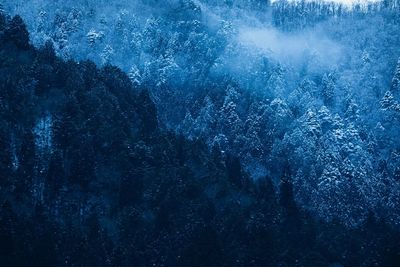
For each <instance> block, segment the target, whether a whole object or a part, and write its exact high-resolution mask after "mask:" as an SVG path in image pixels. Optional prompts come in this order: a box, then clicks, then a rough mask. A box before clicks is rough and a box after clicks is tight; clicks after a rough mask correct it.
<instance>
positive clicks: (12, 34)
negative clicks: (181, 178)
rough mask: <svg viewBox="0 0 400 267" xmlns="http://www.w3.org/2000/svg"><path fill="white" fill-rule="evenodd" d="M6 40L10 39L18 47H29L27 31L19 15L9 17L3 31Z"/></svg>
mask: <svg viewBox="0 0 400 267" xmlns="http://www.w3.org/2000/svg"><path fill="white" fill-rule="evenodd" d="M5 36H6V39H7V40H11V41H12V42H13V43H14V44H15V45H16V46H17V47H18V48H21V49H27V48H29V33H28V30H27V29H26V26H25V23H24V21H23V20H22V18H21V17H20V16H18V15H17V16H15V17H13V18H12V19H11V21H10V22H9V24H8V27H7V29H6V31H5Z"/></svg>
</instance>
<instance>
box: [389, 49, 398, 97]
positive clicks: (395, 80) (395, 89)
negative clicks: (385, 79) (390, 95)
mask: <svg viewBox="0 0 400 267" xmlns="http://www.w3.org/2000/svg"><path fill="white" fill-rule="evenodd" d="M391 91H393V92H397V93H399V91H400V57H399V59H398V60H397V65H396V69H395V71H394V76H393V79H392V87H391Z"/></svg>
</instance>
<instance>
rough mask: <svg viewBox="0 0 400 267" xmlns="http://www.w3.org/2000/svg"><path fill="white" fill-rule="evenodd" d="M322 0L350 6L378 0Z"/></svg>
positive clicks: (273, 0)
mask: <svg viewBox="0 0 400 267" xmlns="http://www.w3.org/2000/svg"><path fill="white" fill-rule="evenodd" d="M275 1H277V0H272V2H275ZM293 1H296V0H293ZM310 1H311V0H310ZM323 1H326V2H337V3H342V4H344V5H348V6H351V5H352V4H356V3H367V2H377V1H380V0H323Z"/></svg>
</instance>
